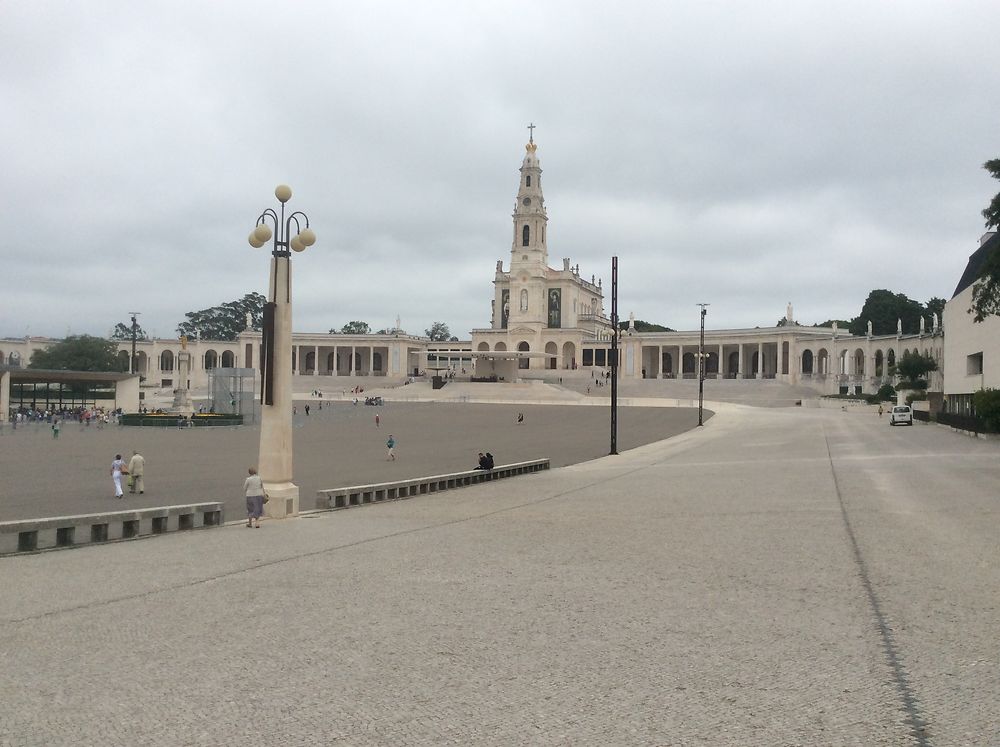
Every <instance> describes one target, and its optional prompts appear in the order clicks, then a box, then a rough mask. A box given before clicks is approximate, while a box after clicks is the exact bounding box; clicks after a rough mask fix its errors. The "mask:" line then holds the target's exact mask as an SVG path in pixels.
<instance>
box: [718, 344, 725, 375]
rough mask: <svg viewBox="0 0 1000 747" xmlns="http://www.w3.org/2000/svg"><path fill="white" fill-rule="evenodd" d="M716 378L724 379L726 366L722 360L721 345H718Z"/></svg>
mask: <svg viewBox="0 0 1000 747" xmlns="http://www.w3.org/2000/svg"><path fill="white" fill-rule="evenodd" d="M715 376H716V378H719V379H724V378H725V376H726V364H725V363H724V362H723V360H722V343H721V342H720V343H719V371H718V373H716V374H715Z"/></svg>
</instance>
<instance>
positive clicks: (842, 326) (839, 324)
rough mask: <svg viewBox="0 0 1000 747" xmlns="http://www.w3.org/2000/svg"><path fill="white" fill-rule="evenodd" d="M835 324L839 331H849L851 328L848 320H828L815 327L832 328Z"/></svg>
mask: <svg viewBox="0 0 1000 747" xmlns="http://www.w3.org/2000/svg"><path fill="white" fill-rule="evenodd" d="M834 324H836V325H837V329H847V328H848V327H850V326H851V323H850V322H849V321H847V320H846V319H827V320H826V321H825V322H820V323H819V324H814V325H813V326H814V327H832V326H833V325H834Z"/></svg>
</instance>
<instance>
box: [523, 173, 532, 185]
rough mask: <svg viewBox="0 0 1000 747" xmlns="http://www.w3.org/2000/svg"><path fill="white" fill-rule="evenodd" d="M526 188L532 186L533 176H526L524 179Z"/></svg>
mask: <svg viewBox="0 0 1000 747" xmlns="http://www.w3.org/2000/svg"><path fill="white" fill-rule="evenodd" d="M524 186H525V187H530V186H531V174H527V175H525V177H524Z"/></svg>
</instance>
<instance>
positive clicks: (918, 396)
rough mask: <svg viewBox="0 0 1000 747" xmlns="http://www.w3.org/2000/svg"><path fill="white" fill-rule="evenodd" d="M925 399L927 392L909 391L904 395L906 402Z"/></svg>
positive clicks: (909, 403) (910, 403) (911, 402)
mask: <svg viewBox="0 0 1000 747" xmlns="http://www.w3.org/2000/svg"><path fill="white" fill-rule="evenodd" d="M926 399H927V392H910V393H909V394H907V395H906V404H908V405H912V404H913V403H914V402H923V401H924V400H926Z"/></svg>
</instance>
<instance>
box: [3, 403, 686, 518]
mask: <svg viewBox="0 0 1000 747" xmlns="http://www.w3.org/2000/svg"><path fill="white" fill-rule="evenodd" d="M306 404H307V402H306V401H305V400H300V401H299V403H298V405H297V407H296V409H297V411H298V414H297V415H296V416H295V418H294V439H295V476H296V479H297V481H298V484H299V487H300V495H301V500H302V507H303V508H304V509H307V508H312V507H313V505H314V500H315V497H316V491H317V490H320V489H323V488H336V487H343V486H347V485H359V484H363V483H369V482H379V481H388V480H398V479H403V478H407V477H423V476H426V475H436V474H442V473H445V472H456V471H459V470H465V469H472V468H473V467H475V466H476V463H477V456H478V453H479V452H480V451H482V452H486V451H489V452H490V453H492V454H493V455H494V456H495V457H496V459H497V464H508V463H511V462H517V461H523V460H527V459H538V458H542V457H548V458H549V459H551V460H552V465H553V466H557V467H558V466H563V465H566V464H573V463H575V462H582V461H586V460H588V459H594V458H596V457H599V456H603V455H605V454H607V453H608V448H609V442H610V420H609V410H608V407H607V406H604V407H600V406H572V405H567V406H560V405H536V404H525V405H496V404H471V403H463V404H451V403H433V402H423V403H420V402H389V403H388V404H387V405H386V406H384V407H366V406H364V405H363V404H359V405H353V404H350V403H348V402H331V401H326V402H324V403H323V409H322V410H320V409H319V406H320V403H319V402H318V401H317V400H311V401H309V402H308V404H309V406H310V414H309V416H306V415H305V405H306ZM518 413H523V414H524V422H523V423H521V424H518V423H517V415H518ZM376 414H377V415H378V416H379V421H380V422H379V425H378V426H376V425H375V416H376ZM697 422H698V414H697V411H696V410H693V409H691V408H665V407H653V408H649V407H621V408H619V449H630V448H634V447H636V446H640V445H642V444H645V443H649V442H651V441H656V440H660V439H663V438H667V437H669V436H672V435H675V434H677V433H681V432H683V431H685V430H687V429H689V428H692V427H694V426H695V425H696V424H697ZM390 433H391V434H392V435H393V437H394V438H395V440H396V442H397V446H396V449H395V451H396V461H394V462H389V461H387V460H386V448H385V442H386V440H387V439H388V437H389V434H390ZM259 439H260V430H259V428H258V427H256V426H244V427H240V428H193V429H186V430H180V429H177V428H136V427H122V428H119V427H113V426H107V427H105V428H100V429H99V428H98V427H97V426H96V425H91V426H90V427H85V426H82V425H79V424H76V423H66V424H65V425H64V426H63V428H62V432H61V433H60V435H59V438H58V440H56V439H53V438H52V433H51V430H50V428H49V425H48V424H46V423H38V424H27V425H25V426H22V427H21V428H19V429H18V430H17V431H13V430H12V429H11V428H10V426H9V425H8V426H7V427H6V428H5V435H4V436H3V440H2V442H0V444H2V450H0V459H2V460H3V474H4V480H3V482H2V484H0V520H12V519H31V518H38V517H42V516H68V515H74V514H85V513H94V512H98V511H113V510H119V509H120V508H125V507H134V506H139V507H149V506H164V505H173V504H179V503H197V502H200V501H224V502H225V503H226V517H227V519H230V520H232V519H239V518H240V517H241V516H245V515H246V509H245V501H244V499H243V494H242V487H243V479H244V478H245V477H246V474H247V468H248V467H250V466H251V465H254V464H255V463H256V458H257V449H258V442H259ZM133 449H138V450H139V451H140V452H141V453H142V455H143V456H144V457H145V458H146V474H145V483H146V492H145V494H144V495H141V496H140V495H138V494H136V495H130V494H128V493H127V492H126V498H125V499H124V500H121V501H118V500H115V499H114V487H113V485H112V482H111V474H110V473H111V462H112V460H113V459H114V457H115V454H122V455H123V456H124V457H125V459H126V460H127V459H128V457H129V455H131V453H132V450H133ZM514 489H516V488H514Z"/></svg>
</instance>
